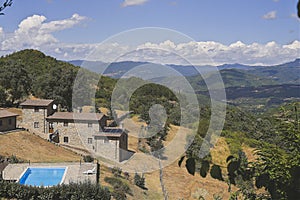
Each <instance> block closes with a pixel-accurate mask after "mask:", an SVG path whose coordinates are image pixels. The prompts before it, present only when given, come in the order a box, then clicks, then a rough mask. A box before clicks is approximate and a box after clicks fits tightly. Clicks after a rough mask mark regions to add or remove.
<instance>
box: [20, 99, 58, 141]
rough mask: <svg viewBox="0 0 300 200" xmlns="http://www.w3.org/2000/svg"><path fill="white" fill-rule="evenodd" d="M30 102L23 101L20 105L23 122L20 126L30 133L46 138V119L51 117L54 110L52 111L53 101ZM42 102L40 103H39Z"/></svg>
mask: <svg viewBox="0 0 300 200" xmlns="http://www.w3.org/2000/svg"><path fill="white" fill-rule="evenodd" d="M36 101H37V102H36V103H35V101H34V100H31V101H30V102H28V101H25V102H24V103H22V104H21V106H22V115H23V120H22V123H21V125H22V126H23V127H24V128H26V129H28V130H29V131H30V132H33V133H36V134H38V135H40V136H41V137H43V138H47V136H48V125H47V120H46V118H47V117H48V116H50V115H52V114H53V113H54V112H55V110H53V108H52V106H53V101H51V100H45V103H43V100H36ZM41 102H42V103H41Z"/></svg>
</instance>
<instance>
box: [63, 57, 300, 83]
mask: <svg viewBox="0 0 300 200" xmlns="http://www.w3.org/2000/svg"><path fill="white" fill-rule="evenodd" d="M68 62H69V63H71V64H73V65H75V66H81V67H84V68H86V69H89V70H90V71H93V72H96V73H102V74H104V75H106V76H109V77H113V78H120V77H122V76H123V75H124V73H126V72H127V71H129V70H131V69H132V68H134V67H136V66H139V65H143V64H151V63H148V62H133V61H123V62H114V63H110V64H108V63H103V62H100V61H83V60H74V61H68ZM299 62H300V59H296V60H295V61H292V62H288V63H285V64H281V65H274V66H249V65H242V64H238V63H236V64H224V65H220V66H217V69H219V70H221V71H223V70H241V71H244V73H247V74H252V75H254V76H257V77H261V78H266V79H270V80H273V81H275V82H277V83H280V84H299V83H300V63H299ZM168 66H169V67H171V68H173V69H174V70H176V71H178V72H179V73H180V74H182V75H183V76H187V77H188V76H196V75H200V73H199V71H200V72H201V73H206V72H210V71H213V70H215V69H216V68H212V67H211V66H208V65H206V66H185V65H168ZM233 73H234V72H233Z"/></svg>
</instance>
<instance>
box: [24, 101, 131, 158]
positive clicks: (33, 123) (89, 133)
mask: <svg viewBox="0 0 300 200" xmlns="http://www.w3.org/2000/svg"><path fill="white" fill-rule="evenodd" d="M21 106H22V112H23V122H22V126H23V127H24V128H27V129H29V130H30V131H31V132H33V133H36V134H39V135H40V136H41V137H43V138H45V139H50V140H51V141H53V142H56V143H59V144H64V145H68V146H71V147H76V148H82V149H86V150H88V151H89V152H91V153H92V154H94V155H96V156H102V157H106V158H108V159H111V160H114V161H123V160H126V159H128V157H130V155H132V154H131V153H128V134H127V132H126V131H125V130H123V129H120V128H116V127H106V126H107V116H105V115H103V114H101V113H69V112H55V110H53V109H52V107H53V101H51V100H37V101H34V100H28V101H25V102H24V103H22V104H21ZM52 136H53V138H52Z"/></svg>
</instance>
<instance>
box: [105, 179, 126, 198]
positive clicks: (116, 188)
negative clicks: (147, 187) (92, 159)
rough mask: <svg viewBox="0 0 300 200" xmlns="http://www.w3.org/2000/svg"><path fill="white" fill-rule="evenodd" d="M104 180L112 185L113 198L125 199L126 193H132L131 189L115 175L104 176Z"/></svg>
mask: <svg viewBox="0 0 300 200" xmlns="http://www.w3.org/2000/svg"><path fill="white" fill-rule="evenodd" d="M104 181H105V182H107V183H109V184H110V185H111V186H113V192H112V196H113V197H114V198H115V199H118V200H119V199H120V200H121V199H127V197H126V194H129V195H132V191H131V189H130V187H129V185H128V184H127V183H125V182H124V181H122V180H121V179H120V178H117V177H105V178H104Z"/></svg>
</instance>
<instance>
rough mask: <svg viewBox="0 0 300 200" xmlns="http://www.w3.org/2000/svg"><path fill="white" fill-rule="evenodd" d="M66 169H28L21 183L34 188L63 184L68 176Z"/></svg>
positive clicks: (20, 180)
mask: <svg viewBox="0 0 300 200" xmlns="http://www.w3.org/2000/svg"><path fill="white" fill-rule="evenodd" d="M66 171H67V170H66V167H48V168H46V167H45V168H44V167H28V168H27V169H26V170H25V171H24V172H23V174H22V175H21V178H20V179H19V183H20V184H22V185H32V186H54V185H58V184H61V183H62V182H63V180H64V177H65V174H66Z"/></svg>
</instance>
